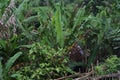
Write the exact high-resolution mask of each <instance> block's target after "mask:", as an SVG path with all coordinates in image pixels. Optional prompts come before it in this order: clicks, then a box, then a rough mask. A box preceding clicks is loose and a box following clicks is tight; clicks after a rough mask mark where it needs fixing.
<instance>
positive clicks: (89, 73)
mask: <svg viewBox="0 0 120 80" xmlns="http://www.w3.org/2000/svg"><path fill="white" fill-rule="evenodd" d="M92 74H94V71H91V72H88V73H85V76H82V77H79V78H75V79H73V80H82V79H84V78H86V77H88V76H90V75H92Z"/></svg>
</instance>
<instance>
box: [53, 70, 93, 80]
mask: <svg viewBox="0 0 120 80" xmlns="http://www.w3.org/2000/svg"><path fill="white" fill-rule="evenodd" d="M93 73H94V71H91V72H88V73H75V74H72V75H69V76H65V77H61V78H57V79H54V80H64V79H67V78H74V77H82V76H84V75H88V74H89V75H91V74H93Z"/></svg>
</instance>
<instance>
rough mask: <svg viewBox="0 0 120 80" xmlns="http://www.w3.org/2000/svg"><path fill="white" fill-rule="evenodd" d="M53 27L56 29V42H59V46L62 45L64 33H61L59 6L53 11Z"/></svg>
mask: <svg viewBox="0 0 120 80" xmlns="http://www.w3.org/2000/svg"><path fill="white" fill-rule="evenodd" d="M54 20H55V29H56V33H57V34H56V35H57V42H58V43H59V44H60V47H63V46H64V33H63V25H62V20H61V10H60V7H58V8H57V11H56V13H55V17H54Z"/></svg>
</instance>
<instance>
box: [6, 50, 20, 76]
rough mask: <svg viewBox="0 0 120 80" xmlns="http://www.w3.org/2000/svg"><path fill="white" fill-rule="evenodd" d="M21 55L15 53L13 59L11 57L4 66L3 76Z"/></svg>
mask: <svg viewBox="0 0 120 80" xmlns="http://www.w3.org/2000/svg"><path fill="white" fill-rule="evenodd" d="M21 54H22V52H18V53H16V54H15V55H14V56H13V57H11V58H10V59H9V60H8V61H7V63H6V64H5V69H4V75H5V74H7V72H8V71H9V70H10V68H11V66H12V65H13V63H14V62H15V61H16V60H17V59H18V57H19V56H20V55H21Z"/></svg>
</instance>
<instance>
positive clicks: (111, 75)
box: [95, 72, 120, 79]
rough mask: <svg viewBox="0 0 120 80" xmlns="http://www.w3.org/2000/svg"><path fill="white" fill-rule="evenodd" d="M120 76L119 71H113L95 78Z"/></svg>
mask: <svg viewBox="0 0 120 80" xmlns="http://www.w3.org/2000/svg"><path fill="white" fill-rule="evenodd" d="M119 76H120V72H118V73H113V74H107V75H102V76H98V77H95V79H101V78H109V77H119Z"/></svg>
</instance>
